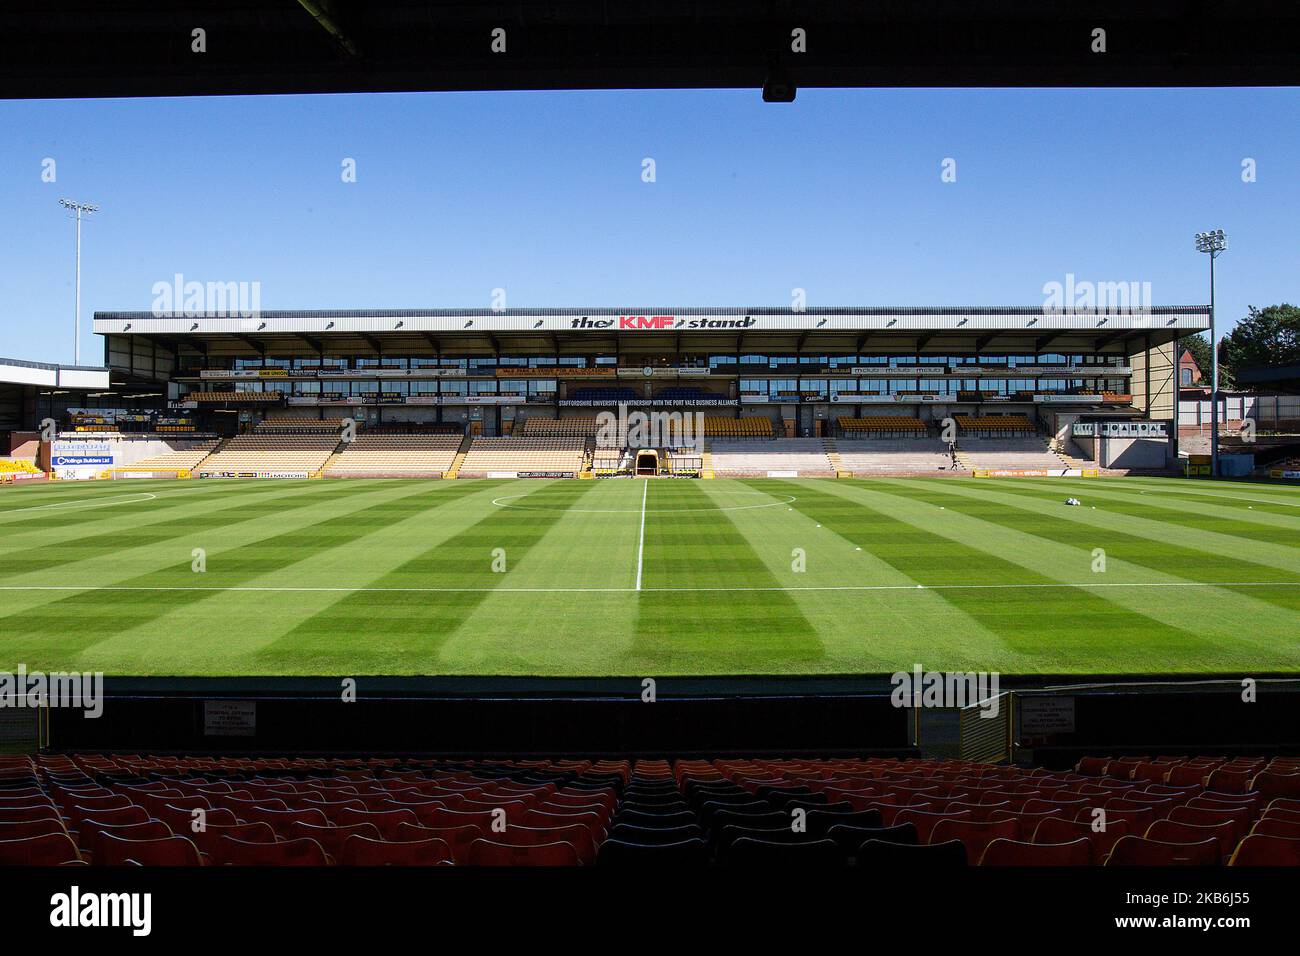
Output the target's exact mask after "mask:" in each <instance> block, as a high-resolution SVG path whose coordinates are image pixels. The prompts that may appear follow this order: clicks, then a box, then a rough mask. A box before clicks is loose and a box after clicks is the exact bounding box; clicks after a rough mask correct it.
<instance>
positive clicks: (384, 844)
mask: <svg viewBox="0 0 1300 956" xmlns="http://www.w3.org/2000/svg"><path fill="white" fill-rule="evenodd" d="M451 862H452V854H451V847H449V846H448V845H447V844H446V843H444V842H443V841H442V840H438V839H432V840H403V841H400V842H398V841H388V840H371V839H368V838H366V837H363V836H353V837H350V838H349V839H348V840H347V842H345V843H344V844H343V851H342V853H341V854H340V855H339V863H340V864H341V865H343V866H435V865H437V864H439V863H451Z"/></svg>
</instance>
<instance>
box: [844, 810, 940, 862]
mask: <svg viewBox="0 0 1300 956" xmlns="http://www.w3.org/2000/svg"><path fill="white" fill-rule="evenodd" d="M864 812H865V813H874V812H875V811H873V810H867V811H864ZM826 836H827V837H828V838H830V839H832V840H834V841H835V842H836V843H837V844H839V846H840V848H841V849H843V850H846V851H848V852H850V853H853V854H854V855H857V852H858V847H860V846H862V844H864V843H866V842H867V841H868V840H880V841H881V842H883V843H901V844H903V845H905V846H915V845H916V841H917V834H916V824H915V823H900V824H898V825H897V826H892V827H882V826H874V827H864V826H858V825H857V824H849V823H835V824H833V825H832V826H831V828H830V829H829V830H827V831H826Z"/></svg>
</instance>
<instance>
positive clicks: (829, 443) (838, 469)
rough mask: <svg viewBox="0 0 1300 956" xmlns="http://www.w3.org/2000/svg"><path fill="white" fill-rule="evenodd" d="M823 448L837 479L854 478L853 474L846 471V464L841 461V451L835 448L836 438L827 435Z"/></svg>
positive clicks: (823, 439)
mask: <svg viewBox="0 0 1300 956" xmlns="http://www.w3.org/2000/svg"><path fill="white" fill-rule="evenodd" d="M822 448H823V449H824V450H825V452H826V458H827V459H828V460H829V461H830V463H831V469H832V470H833V471H834V472H835V477H836V478H852V477H853V472H851V471H845V470H844V462H843V461H842V460H841V459H840V453H839V450H838V449H837V448H836V447H835V439H834V437H832V436H830V435H827V436H825V437H823V438H822Z"/></svg>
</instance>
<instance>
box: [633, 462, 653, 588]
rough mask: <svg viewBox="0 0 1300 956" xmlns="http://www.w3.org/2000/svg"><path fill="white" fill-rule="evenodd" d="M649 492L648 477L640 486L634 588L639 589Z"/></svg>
mask: <svg viewBox="0 0 1300 956" xmlns="http://www.w3.org/2000/svg"><path fill="white" fill-rule="evenodd" d="M649 494H650V479H649V478H647V479H646V480H645V481H644V482H642V487H641V537H640V539H639V540H638V541H637V545H636V589H637V590H638V591H640V590H641V559H642V558H643V557H644V556H645V500H646V497H647V496H648V495H649Z"/></svg>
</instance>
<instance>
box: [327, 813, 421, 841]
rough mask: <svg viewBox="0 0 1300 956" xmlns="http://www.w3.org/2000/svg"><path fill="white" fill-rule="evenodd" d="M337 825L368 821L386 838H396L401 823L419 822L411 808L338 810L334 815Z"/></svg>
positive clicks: (350, 824)
mask: <svg viewBox="0 0 1300 956" xmlns="http://www.w3.org/2000/svg"><path fill="white" fill-rule="evenodd" d="M336 819H337V821H338V825H339V826H352V825H353V824H357V823H369V824H372V825H373V826H374V827H375V829H377V830H378V831H379V833H380V835H381V836H382V837H383V838H384V839H386V840H395V839H397V828H398V827H399V826H401V825H402V824H403V823H415V824H418V823H419V818H418V817H417V816H416V815H415V812H414V811H413V810H409V809H407V810H364V811H363V810H340V811H339V812H338V814H337V815H336Z"/></svg>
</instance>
